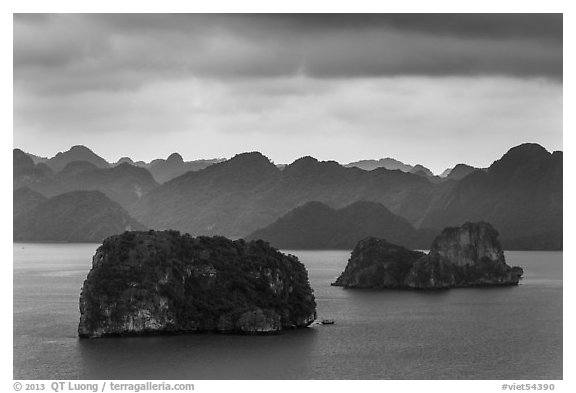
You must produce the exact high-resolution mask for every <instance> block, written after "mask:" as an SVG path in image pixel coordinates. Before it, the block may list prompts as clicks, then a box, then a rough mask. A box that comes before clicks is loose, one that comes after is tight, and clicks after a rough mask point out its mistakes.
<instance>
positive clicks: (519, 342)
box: [14, 244, 562, 379]
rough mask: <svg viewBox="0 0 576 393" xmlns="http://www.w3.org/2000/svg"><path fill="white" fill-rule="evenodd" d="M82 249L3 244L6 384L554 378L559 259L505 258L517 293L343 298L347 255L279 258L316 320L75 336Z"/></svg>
mask: <svg viewBox="0 0 576 393" xmlns="http://www.w3.org/2000/svg"><path fill="white" fill-rule="evenodd" d="M95 249H96V245H94V244H56V245H55V244H14V378H17V379H40V378H43V379H77V378H78V379H80V378H81V379H142V378H146V379H340V378H341V379H444V378H445V379H556V378H562V253H561V252H507V253H506V257H507V260H508V263H509V264H511V265H520V266H522V267H524V268H525V279H524V280H523V281H522V285H520V286H518V287H506V288H490V289H485V288H484V289H478V288H470V289H459V290H448V291H432V292H422V291H401V290H397V291H375V290H346V289H342V288H339V287H331V286H330V283H331V282H333V281H334V279H335V278H336V277H337V276H338V274H339V273H340V272H341V271H342V270H343V268H344V266H345V265H346V261H347V259H348V257H349V253H348V252H343V251H290V252H291V253H293V254H295V255H297V256H298V257H299V258H300V260H301V261H302V262H304V263H305V264H306V266H307V268H308V272H309V276H310V282H311V285H312V287H313V288H314V291H315V295H316V299H317V303H318V314H319V318H331V319H335V321H336V323H335V324H334V325H313V326H311V327H310V328H308V329H302V330H297V331H289V332H286V333H283V334H281V335H274V336H233V335H220V334H200V335H176V336H167V337H161V336H156V337H132V338H110V339H95V340H79V339H78V338H77V336H76V334H77V332H76V329H77V326H78V318H79V311H78V296H79V292H80V288H81V286H82V282H83V280H84V279H85V277H86V274H87V272H88V270H89V269H90V266H91V256H92V255H93V254H94V251H95Z"/></svg>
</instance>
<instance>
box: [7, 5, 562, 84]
mask: <svg viewBox="0 0 576 393" xmlns="http://www.w3.org/2000/svg"><path fill="white" fill-rule="evenodd" d="M294 75H307V76H310V77H314V78H364V77H378V76H402V75H429V76H450V75H469V76H474V75H510V76H517V77H546V78H552V79H556V80H561V79H562V15H561V14H541V15H539V14H464V15H462V14H426V15H423V14H369V15H366V14H305V15H295V14H273V15H265V14H258V15H250V14H248V15H226V14H217V15H216V14H207V15H205V14H175V15H172V14H48V15H42V14H16V15H15V16H14V81H15V88H16V89H26V90H30V91H35V92H36V93H38V94H64V93H75V92H83V91H92V90H107V89H113V90H117V89H138V88H141V87H142V86H143V85H145V84H147V83H151V82H154V81H158V80H166V79H178V78H180V79H186V78H202V77H208V78H216V79H231V78H232V79H234V78H277V77H283V76H294Z"/></svg>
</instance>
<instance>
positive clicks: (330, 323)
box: [320, 319, 334, 325]
mask: <svg viewBox="0 0 576 393" xmlns="http://www.w3.org/2000/svg"><path fill="white" fill-rule="evenodd" d="M320 323H321V324H322V325H334V320H333V319H323V320H322V321H320Z"/></svg>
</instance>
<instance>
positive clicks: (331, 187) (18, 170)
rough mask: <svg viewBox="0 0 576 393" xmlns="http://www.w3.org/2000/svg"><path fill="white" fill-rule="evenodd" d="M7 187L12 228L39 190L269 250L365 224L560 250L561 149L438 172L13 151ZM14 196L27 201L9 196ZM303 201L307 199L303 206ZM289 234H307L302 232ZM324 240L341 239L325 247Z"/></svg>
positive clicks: (412, 237) (354, 231) (318, 240)
mask: <svg viewBox="0 0 576 393" xmlns="http://www.w3.org/2000/svg"><path fill="white" fill-rule="evenodd" d="M35 157H36V158H35ZM367 162H371V164H370V165H372V166H370V165H368V164H367ZM193 163H196V164H193ZM378 165H380V166H378ZM385 165H388V166H389V168H386V167H385ZM358 166H363V167H364V168H365V169H360V168H359V167H358ZM408 167H410V168H408ZM186 168H191V169H186ZM152 172H154V173H155V174H154V173H152ZM172 176H175V177H173V178H172ZM13 186H14V190H15V195H14V211H15V216H14V220H15V221H14V225H15V228H16V227H17V224H18V225H19V220H20V218H19V217H23V216H22V214H23V211H24V210H26V206H35V204H36V205H37V203H38V202H39V201H40V199H41V198H42V197H44V198H51V197H54V196H56V195H60V194H65V193H70V192H75V191H100V192H101V193H103V194H104V195H105V196H106V198H107V199H109V200H110V201H113V202H117V203H118V204H119V205H121V208H122V209H123V210H124V211H125V212H127V214H129V215H130V216H131V217H132V219H135V220H136V222H138V223H141V224H142V225H145V226H146V227H149V228H152V229H177V230H181V231H184V232H189V233H191V234H192V235H199V234H205V235H211V234H220V235H225V236H229V237H246V236H248V235H250V236H251V237H254V236H261V237H268V238H269V239H270V241H272V243H273V244H274V243H275V242H276V243H277V244H279V246H280V247H284V245H282V244H285V243H280V242H279V240H278V239H280V237H278V236H280V234H281V233H284V235H282V236H284V239H288V238H293V239H295V238H298V236H300V239H301V241H304V242H306V239H315V240H314V242H309V243H306V244H308V245H304V243H300V244H302V245H300V247H306V248H324V247H338V248H340V247H344V248H347V247H349V246H348V242H352V241H353V240H350V239H356V238H357V237H358V236H361V235H362V236H363V235H364V234H365V233H367V232H371V231H380V232H379V233H380V235H379V234H372V233H369V234H372V235H378V236H383V235H384V234H386V233H387V234H388V235H386V236H387V237H390V239H389V240H391V241H392V240H394V242H397V243H400V244H406V245H407V246H411V247H417V246H418V244H417V243H418V242H419V236H420V235H421V234H424V235H422V236H426V233H428V232H427V230H428V229H430V230H432V231H437V230H438V229H442V228H444V227H445V226H447V225H461V224H462V223H463V222H466V221H488V222H490V223H492V224H493V225H494V227H495V228H496V229H497V230H499V232H500V238H501V240H502V242H503V244H504V247H505V248H509V249H510V248H516V249H561V248H562V152H554V153H549V152H548V151H546V150H545V149H544V148H543V147H541V146H539V145H536V144H524V145H520V146H517V147H515V148H512V149H511V150H510V151H509V152H507V153H506V154H505V155H504V156H503V157H502V158H501V159H499V160H497V161H495V162H494V163H493V164H492V165H491V166H490V167H489V168H487V169H477V168H473V167H471V166H468V165H464V164H462V165H457V166H456V167H455V168H452V169H451V170H447V171H445V173H443V177H441V176H434V175H433V174H432V172H430V171H429V170H427V169H426V168H425V167H423V166H422V165H415V166H409V165H406V164H403V163H401V162H400V161H397V160H394V159H390V158H388V159H383V160H378V161H376V160H367V161H359V162H357V163H351V164H347V165H346V166H343V165H341V164H339V163H337V162H334V161H322V162H321V161H318V160H316V159H314V158H312V157H303V158H300V159H298V160H296V161H294V162H293V163H291V164H288V165H286V166H284V167H283V168H282V169H280V168H278V167H277V166H276V165H274V164H273V163H272V162H271V161H270V160H269V159H268V158H266V157H265V156H263V155H262V154H260V153H258V152H252V153H242V154H239V155H237V156H235V157H233V158H231V159H229V160H226V161H222V160H221V159H214V160H199V161H190V162H185V161H184V160H183V159H182V157H181V156H180V155H178V154H172V155H170V156H169V157H168V159H166V160H154V161H152V162H151V163H149V164H146V163H142V162H139V163H138V162H136V163H135V162H133V161H132V160H131V159H129V158H122V159H121V160H119V162H118V163H113V164H111V163H107V162H106V161H105V160H103V159H102V158H101V157H99V156H97V155H96V154H95V153H93V152H92V151H91V150H90V149H88V148H86V147H83V146H75V147H73V148H72V149H70V150H69V151H68V152H64V153H59V154H57V155H56V156H55V157H52V158H46V159H43V158H42V157H38V156H33V157H32V156H30V155H28V154H26V153H24V152H22V151H21V150H18V149H14V179H13ZM22 187H27V191H21V190H19V189H20V188H22ZM17 192H18V193H17ZM32 192H33V193H32ZM19 198H22V199H23V200H24V199H26V200H27V201H28V202H27V203H28V204H27V203H20V204H19V203H17V199H19ZM309 202H315V203H317V204H312V205H308V206H304V205H306V204H307V203H309ZM357 202H374V203H357ZM61 203H62V202H61ZM66 203H70V204H74V203H77V199H76V198H71V199H70V200H66ZM350 205H352V206H350ZM17 208H18V212H19V214H18V215H16V211H17ZM36 208H38V206H36V207H34V209H36ZM34 209H32V210H29V211H34ZM294 209H296V210H294ZM302 209H304V210H302ZM314 210H317V211H314ZM58 211H61V210H57V209H55V210H54V212H53V213H52V214H58V213H57V212H58ZM303 211H304V212H305V213H306V214H302V212H303ZM350 212H353V213H350ZM36 214H39V213H38V212H37V213H36ZM48 215H49V214H48ZM48 215H46V214H44V215H43V217H47V216H48ZM283 216H285V217H283ZM28 217H29V216H28ZM118 217H119V219H118V220H117V221H118V222H119V223H120V224H121V225H119V227H121V226H122V225H124V224H125V222H126V220H125V218H124V217H123V213H122V214H120V213H118ZM28 220H30V218H28ZM311 220H312V221H311ZM382 221H384V222H382ZM362 222H364V225H363V224H362ZM287 223H288V224H290V225H288V224H287ZM287 225H288V226H287ZM407 225H408V226H407ZM311 228H317V229H316V230H315V231H312V230H311ZM322 228H328V229H330V230H326V231H324V232H325V233H322V232H323V230H322ZM368 228H370V229H368ZM407 228H409V229H407ZM336 229H337V230H336ZM259 230H261V231H259ZM386 231H387V232H386ZM298 232H302V233H307V234H308V235H306V236H305V238H306V239H304V237H303V236H301V235H298ZM286 234H289V235H290V236H288V235H286ZM329 234H330V235H329ZM397 235H398V236H400V237H403V238H404V242H403V241H402V240H396V239H394V238H393V237H394V236H397ZM295 236H296V237H295ZM329 238H332V239H340V240H338V241H337V242H336V240H334V243H333V245H330V242H329V241H328V240H327V239H329ZM21 239H23V238H21ZM35 239H37V237H35ZM273 239H276V240H273ZM302 239H303V240H302ZM29 240H33V239H29ZM283 241H284V240H283ZM291 241H292V240H291ZM312 243H314V244H312ZM336 243H338V244H343V245H342V246H340V245H338V246H336V245H334V244H336ZM315 244H316V245H315ZM350 247H351V246H350Z"/></svg>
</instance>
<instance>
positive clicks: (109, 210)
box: [14, 191, 146, 242]
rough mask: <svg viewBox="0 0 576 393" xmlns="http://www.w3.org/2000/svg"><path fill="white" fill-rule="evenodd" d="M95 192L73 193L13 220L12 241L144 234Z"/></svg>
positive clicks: (90, 239) (99, 238) (83, 239)
mask: <svg viewBox="0 0 576 393" xmlns="http://www.w3.org/2000/svg"><path fill="white" fill-rule="evenodd" d="M144 229H146V228H145V227H144V226H143V225H142V224H140V223H139V222H137V221H136V220H134V219H133V218H131V217H130V216H129V214H128V213H127V212H126V210H124V209H123V208H122V207H121V206H120V205H119V204H117V203H116V202H114V201H112V200H110V199H109V198H108V197H106V196H105V195H104V194H103V193H101V192H99V191H74V192H68V193H65V194H61V195H58V196H55V197H53V198H50V199H48V200H45V201H43V202H41V203H39V204H37V205H36V206H35V207H33V208H32V209H30V210H28V211H25V212H22V213H21V214H19V215H17V216H15V217H14V240H15V241H56V242H100V241H102V240H104V239H105V238H107V237H108V236H111V235H115V234H119V233H122V232H124V231H126V230H144Z"/></svg>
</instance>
